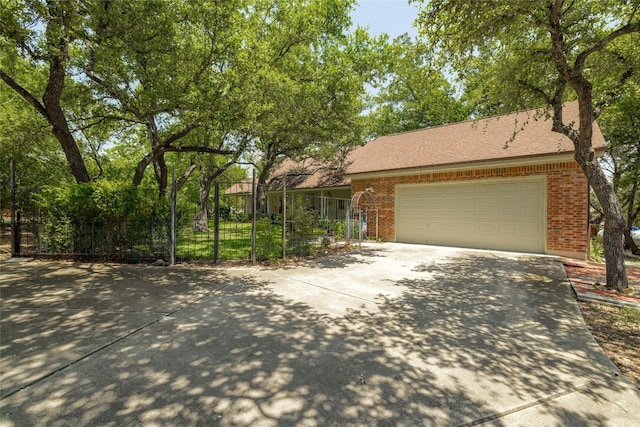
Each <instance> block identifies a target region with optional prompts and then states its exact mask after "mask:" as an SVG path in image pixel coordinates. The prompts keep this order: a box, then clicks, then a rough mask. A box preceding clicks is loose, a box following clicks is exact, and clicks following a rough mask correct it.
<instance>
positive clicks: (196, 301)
mask: <svg viewBox="0 0 640 427" xmlns="http://www.w3.org/2000/svg"><path fill="white" fill-rule="evenodd" d="M229 286H230V285H229V284H226V285H224V286H221V287H219V288H216V289H213V290H211V291H210V292H208V293H207V294H205V295H202V296H200V297H199V298H196V299H195V300H194V301H191V302H189V303H187V304H185V305H184V306H182V307H178V308H177V309H175V310H173V311H168V312H163V314H162V316H160V317H158V318H157V319H155V320H153V321H151V322H149V323H147V324H145V325H142V326H140V327H139V328H136V329H135V330H133V331H131V332H129V333H127V334H125V335H123V336H121V337H118V338H116V339H115V340H113V341H111V342H108V343H106V344H104V345H102V346H100V347H98V348H97V349H95V350H92V351H90V352H89V353H87V354H85V355H83V356H81V357H79V358H78V359H75V360H72V361H71V362H69V363H67V364H65V365H63V366H60V367H59V368H57V369H54V370H53V371H51V372H48V373H46V374H44V375H42V376H40V377H38V378H36V379H35V380H33V381H31V382H29V383H27V384H24V385H23V386H22V387H20V388H18V389H16V390H13V391H12V392H10V393H8V394H6V395H5V396H2V397H0V401H3V400H4V399H6V398H8V397H11V396H13V395H14V394H16V393H18V392H21V391H22V390H25V389H27V388H29V387H31V386H33V385H35V384H37V383H39V382H41V381H44V380H46V379H47V378H49V377H51V376H53V375H55V374H57V373H59V372H62V371H64V370H65V369H67V368H70V367H71V366H74V365H76V364H78V363H79V362H82V361H83V360H85V359H88V358H89V357H91V356H93V355H94V354H97V353H99V352H101V351H102V350H105V349H107V348H109V347H111V346H112V345H114V344H117V343H119V342H120V341H123V340H125V339H127V338H129V337H130V336H132V335H134V334H137V333H138V332H140V331H143V330H144V329H146V328H148V327H149V326H151V325H154V324H156V323H158V322H160V321H161V320H162V319H165V318H166V317H169V316H172V315H174V314H176V313H177V312H179V311H181V310H184V309H185V308H187V307H190V306H192V305H195V304H196V303H198V302H200V301H201V300H203V299H204V298H206V297H208V296H210V295H212V294H214V293H216V292H219V291H222V290H224V289H226V288H228V287H229Z"/></svg>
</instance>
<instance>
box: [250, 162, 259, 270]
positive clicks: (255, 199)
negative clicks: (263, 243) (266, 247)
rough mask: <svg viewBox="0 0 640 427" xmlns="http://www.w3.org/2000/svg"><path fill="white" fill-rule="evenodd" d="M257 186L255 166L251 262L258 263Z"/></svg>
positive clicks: (252, 186)
mask: <svg viewBox="0 0 640 427" xmlns="http://www.w3.org/2000/svg"><path fill="white" fill-rule="evenodd" d="M256 190H257V187H256V169H255V168H253V179H252V181H251V192H252V197H251V198H252V199H253V200H252V202H253V209H252V215H251V264H255V263H256V215H257V214H256V210H257V209H258V194H257V191H256Z"/></svg>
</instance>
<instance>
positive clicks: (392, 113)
mask: <svg viewBox="0 0 640 427" xmlns="http://www.w3.org/2000/svg"><path fill="white" fill-rule="evenodd" d="M381 56H382V57H383V58H384V60H383V65H384V66H383V67H382V68H383V70H381V73H382V76H381V79H380V80H381V81H380V82H379V83H378V84H377V85H374V87H376V88H377V89H378V91H377V93H375V94H374V95H373V101H372V112H371V113H370V118H371V121H372V124H371V132H372V133H373V134H374V135H389V134H392V133H399V132H405V131H409V130H414V129H420V128H425V127H430V126H436V125H441V124H445V123H452V122H457V121H461V120H465V119H467V118H468V117H469V115H468V112H467V111H466V109H465V108H464V106H463V104H462V102H460V101H459V100H458V99H456V96H455V95H456V94H455V90H454V88H453V86H452V85H451V83H450V82H449V81H448V80H447V79H446V78H445V77H444V75H443V74H442V72H441V71H440V69H439V68H438V67H437V66H436V65H435V61H434V60H433V58H432V53H431V52H430V49H429V48H428V47H427V46H426V45H424V44H423V43H421V42H420V41H417V40H415V41H414V40H412V39H411V38H410V37H409V36H408V35H406V34H405V35H402V36H400V37H398V38H396V39H395V40H394V41H393V43H391V44H388V45H387V46H386V48H385V49H384V52H383V54H382V55H381Z"/></svg>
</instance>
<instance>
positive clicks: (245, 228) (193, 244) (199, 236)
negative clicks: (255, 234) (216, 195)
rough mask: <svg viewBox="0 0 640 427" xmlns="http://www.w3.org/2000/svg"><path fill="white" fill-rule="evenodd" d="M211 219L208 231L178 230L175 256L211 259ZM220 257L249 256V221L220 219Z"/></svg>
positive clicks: (235, 257) (243, 257) (245, 257)
mask: <svg viewBox="0 0 640 427" xmlns="http://www.w3.org/2000/svg"><path fill="white" fill-rule="evenodd" d="M213 238H214V235H213V221H210V223H209V231H205V232H197V233H196V232H193V231H192V229H191V227H186V228H184V229H182V230H180V231H179V232H178V241H177V245H176V256H177V257H186V258H208V259H213ZM219 256H220V259H249V258H250V257H251V223H243V222H228V221H220V247H219Z"/></svg>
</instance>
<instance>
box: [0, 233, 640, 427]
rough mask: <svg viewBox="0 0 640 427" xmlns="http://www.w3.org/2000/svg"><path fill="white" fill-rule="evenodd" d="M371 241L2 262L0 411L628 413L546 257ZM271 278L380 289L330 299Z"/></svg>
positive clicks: (494, 417) (106, 420) (407, 415)
mask: <svg viewBox="0 0 640 427" xmlns="http://www.w3.org/2000/svg"><path fill="white" fill-rule="evenodd" d="M386 247H387V246H383V249H381V250H375V251H369V252H366V251H364V252H361V253H358V254H348V255H342V256H338V257H331V258H329V259H324V260H320V261H318V262H317V263H315V264H314V265H313V266H310V267H308V268H305V269H302V271H301V272H298V270H297V269H282V270H277V271H274V270H269V271H265V270H264V269H260V268H245V269H230V270H220V269H209V270H207V269H200V270H189V269H183V268H168V269H164V270H163V269H160V270H158V269H153V268H150V267H126V266H118V267H104V268H103V267H97V268H96V270H95V271H92V270H93V267H90V266H75V265H71V266H66V267H65V266H63V267H60V266H59V265H56V264H44V265H37V264H36V265H35V267H34V265H31V264H22V265H19V266H11V267H7V266H6V265H5V266H3V280H2V292H3V294H2V304H3V315H2V344H1V345H2V347H1V348H2V366H3V368H2V370H3V372H2V376H3V384H7V383H5V378H6V379H7V381H8V384H9V385H10V386H9V387H8V388H7V387H6V386H5V385H3V393H5V395H7V394H9V396H8V397H6V398H4V399H3V400H2V401H1V402H0V410H1V411H2V412H1V414H2V418H0V425H3V426H4V425H7V426H12V425H16V426H18V425H74V426H83V425H114V426H115V425H182V426H197V425H240V426H249V425H265V426H269V425H309V426H320V425H363V426H364V425H366V426H371V425H434V426H435V425H438V426H440V425H465V424H469V425H472V424H478V423H482V422H487V423H490V424H491V425H512V424H513V423H515V422H522V420H525V421H527V420H528V421H529V422H526V424H530V421H531V420H534V421H536V423H538V422H539V424H540V425H549V424H556V425H594V424H598V425H606V424H609V425H633V424H634V423H637V421H638V415H637V407H638V406H630V405H637V403H638V402H640V398H638V392H637V390H635V389H634V388H633V387H630V385H629V384H628V383H627V382H626V381H624V380H622V379H619V378H617V377H616V375H617V370H616V368H615V367H614V366H613V365H612V364H611V363H610V362H609V361H608V359H606V357H605V356H604V355H603V354H602V352H601V351H600V349H599V348H598V347H597V345H596V344H595V342H594V341H593V339H592V338H591V336H590V335H589V333H588V331H587V330H586V328H585V326H584V324H583V323H582V321H581V317H580V314H579V311H578V308H577V305H576V303H575V301H574V300H573V298H572V295H571V292H570V289H569V285H568V284H567V283H566V278H565V277H564V273H563V271H562V266H561V264H560V263H559V262H558V261H556V260H553V259H550V258H540V257H526V256H515V255H513V256H505V255H495V254H491V253H483V252H478V253H473V252H469V251H450V252H446V253H445V254H440V255H439V256H435V255H436V253H432V252H428V251H427V249H426V248H425V251H426V252H424V253H423V254H425V256H416V254H420V253H422V252H420V249H419V250H418V251H417V252H415V253H412V254H410V256H407V255H406V254H402V253H401V252H397V251H396V250H397V248H398V247H397V246H391V247H392V248H393V250H391V251H387V250H386V249H385V248H386ZM5 267H7V268H6V270H5ZM336 269H339V270H340V271H341V272H342V273H341V274H336ZM362 269H369V270H370V271H369V274H368V275H367V274H363V272H362V271H361V270H362ZM309 271H313V272H314V275H313V276H309V274H310V273H309ZM385 271H386V274H383V272H385ZM296 274H301V275H303V276H300V277H304V280H303V281H296V280H297V279H296V276H295V275H296ZM278 275H280V276H278ZM278 277H281V280H277V278H278ZM12 278H13V279H12ZM363 278H364V279H363ZM374 278H376V279H374ZM14 279H15V280H17V281H14ZM287 280H288V281H290V283H291V284H290V285H288V286H293V285H294V284H297V285H296V286H300V291H301V293H303V292H302V291H303V289H302V288H303V287H304V286H316V285H320V286H322V287H323V289H325V290H326V291H327V292H330V293H331V292H333V293H332V295H333V298H335V299H341V298H350V297H349V296H348V295H346V294H347V292H343V291H342V287H343V286H347V287H348V288H349V292H353V289H354V287H353V283H349V280H351V281H352V282H355V283H356V284H357V285H358V286H360V287H362V288H363V289H367V288H371V287H373V288H374V289H375V287H377V286H381V289H382V291H383V292H380V293H379V294H374V295H377V296H375V298H374V299H375V301H374V304H373V305H372V304H368V305H366V304H365V305H362V306H360V305H358V304H353V305H350V306H349V307H350V308H348V309H346V312H344V314H343V315H340V316H336V315H335V313H333V312H323V311H321V310H319V309H317V308H313V306H312V305H310V304H308V303H306V302H305V300H304V298H300V299H298V298H297V294H296V293H292V294H291V295H293V296H292V297H287V296H286V295H289V293H287V292H291V291H290V289H289V288H287V289H288V290H287V291H286V292H284V291H282V289H281V288H280V286H281V284H282V283H284V282H285V281H287ZM316 282H317V283H316ZM56 283H57V284H61V283H67V284H68V285H67V286H66V287H65V286H62V287H61V288H60V289H58V285H56ZM381 284H382V285H381ZM389 286H391V287H395V288H397V292H390V293H389V292H386V291H387V290H388V287H389ZM14 288H19V289H14ZM101 292H103V293H104V296H101ZM283 292H284V293H283ZM366 294H367V295H370V294H371V289H368V291H367V293H366ZM5 295H7V299H6V300H5ZM114 295H118V297H117V298H116V297H114ZM367 298H369V297H367ZM5 304H6V307H7V311H5ZM78 313H85V314H84V315H81V316H79V315H78ZM48 331H50V332H48ZM47 333H49V334H50V335H47ZM50 345H53V347H50ZM56 345H57V346H61V348H58V349H56V348H55V346H56ZM97 350H99V351H97ZM87 353H89V354H90V355H89V356H88V357H84V358H81V357H82V356H81V355H86V354H87ZM79 356H80V357H79ZM12 359H16V360H15V362H14V361H12ZM79 359H80V360H79ZM5 366H6V367H7V369H5ZM65 366H66V367H65ZM56 367H57V368H56ZM45 372H49V376H46V377H45V378H42V379H40V380H37V378H41V377H42V375H43V373H45ZM51 372H55V373H53V374H50V373H51ZM33 378H36V381H35V382H34V383H33V384H32V385H30V386H28V387H26V388H24V389H23V390H19V389H20V388H22V387H23V386H24V384H26V383H29V380H33ZM17 390H19V391H17ZM634 399H635V400H634ZM632 411H636V412H635V413H634V412H632ZM547 421H548V422H547Z"/></svg>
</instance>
